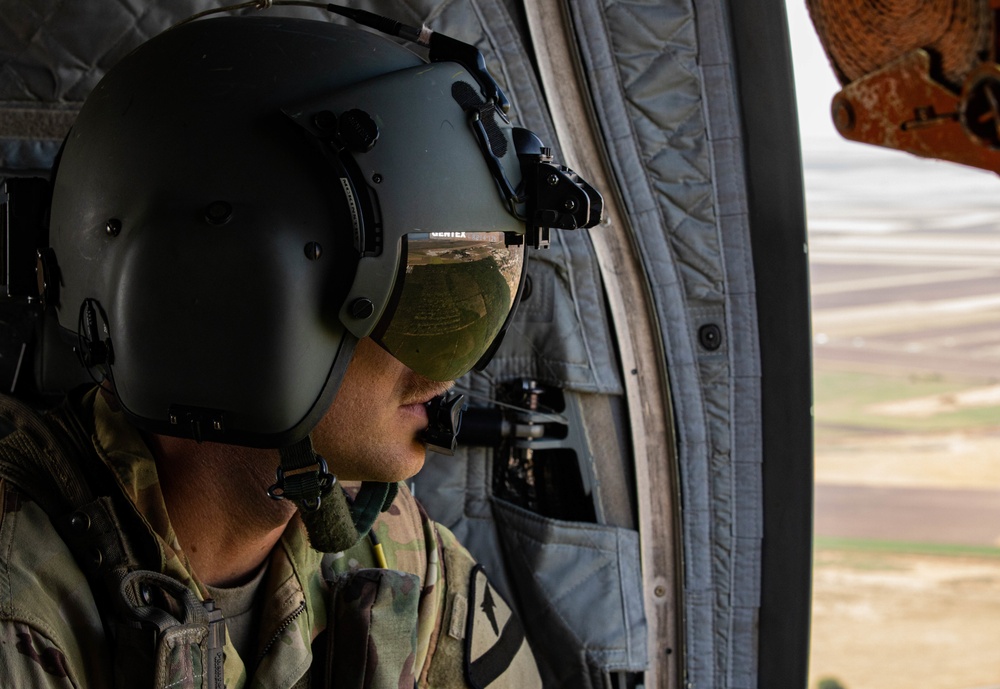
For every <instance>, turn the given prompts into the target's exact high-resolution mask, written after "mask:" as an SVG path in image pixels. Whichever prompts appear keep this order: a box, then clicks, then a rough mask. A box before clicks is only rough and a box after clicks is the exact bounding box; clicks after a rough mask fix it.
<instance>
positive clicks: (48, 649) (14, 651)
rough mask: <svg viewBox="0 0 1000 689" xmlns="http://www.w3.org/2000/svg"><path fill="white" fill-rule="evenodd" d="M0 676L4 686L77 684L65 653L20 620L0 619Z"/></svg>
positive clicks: (42, 687) (46, 687) (50, 687)
mask: <svg viewBox="0 0 1000 689" xmlns="http://www.w3.org/2000/svg"><path fill="white" fill-rule="evenodd" d="M0 677H3V680H4V686H10V687H32V688H38V689H56V688H59V689H62V688H64V687H77V686H78V685H77V683H76V682H74V681H73V680H72V679H71V678H70V676H69V667H68V664H67V662H66V656H65V655H63V653H62V651H60V650H59V648H57V647H56V646H55V645H54V644H53V643H52V641H51V640H49V639H48V638H47V637H46V636H45V635H43V634H41V633H40V632H39V631H38V630H37V629H34V628H33V627H30V626H28V625H26V624H24V623H22V622H12V621H10V620H3V621H2V622H0Z"/></svg>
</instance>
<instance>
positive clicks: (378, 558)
mask: <svg viewBox="0 0 1000 689" xmlns="http://www.w3.org/2000/svg"><path fill="white" fill-rule="evenodd" d="M368 539H369V540H370V541H371V542H372V550H373V551H375V562H376V563H377V564H378V566H379V567H381V568H382V569H389V563H388V562H387V561H386V559H385V551H384V550H382V544H381V543H379V542H378V537H376V536H375V532H373V531H369V532H368Z"/></svg>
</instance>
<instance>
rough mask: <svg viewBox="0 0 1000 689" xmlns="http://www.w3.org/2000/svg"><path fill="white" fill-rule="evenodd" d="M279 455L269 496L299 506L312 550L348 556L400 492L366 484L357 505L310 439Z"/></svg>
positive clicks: (376, 483) (393, 486)
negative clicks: (350, 498)
mask: <svg viewBox="0 0 1000 689" xmlns="http://www.w3.org/2000/svg"><path fill="white" fill-rule="evenodd" d="M279 453H280V455H281V465H280V466H279V467H278V470H277V480H276V482H275V483H274V485H272V486H271V487H270V488H269V489H268V491H267V494H268V495H270V496H271V497H272V498H274V499H275V500H291V501H292V502H294V503H295V504H296V505H297V506H298V508H299V513H300V514H301V516H302V522H303V523H304V524H305V526H306V531H307V533H308V534H309V543H310V545H312V547H313V548H315V549H316V550H318V551H320V552H322V553H339V552H341V551H344V550H347V549H348V548H350V547H351V546H353V545H354V544H355V543H357V542H358V541H360V540H361V539H362V538H364V537H365V536H366V535H368V532H369V531H371V528H372V524H374V523H375V519H376V518H377V517H378V515H379V514H380V513H381V512H384V511H386V510H387V509H389V505H391V504H392V501H393V500H394V499H395V497H396V493H397V492H398V490H399V485H398V484H396V483H383V482H379V481H364V482H363V483H362V484H361V490H360V491H358V494H357V496H355V498H354V500H349V499H348V497H347V494H346V493H345V492H344V490H343V489H342V488H341V487H339V486H337V478H336V477H335V476H334V475H333V474H331V473H330V471H329V468H328V467H327V464H326V460H324V459H323V458H322V457H321V456H319V455H318V454H316V452H315V450H313V445H312V439H311V438H310V437H309V436H306V437H305V438H303V439H302V440H300V441H299V442H297V443H295V444H294V445H289V446H288V447H282V448H280V450H279Z"/></svg>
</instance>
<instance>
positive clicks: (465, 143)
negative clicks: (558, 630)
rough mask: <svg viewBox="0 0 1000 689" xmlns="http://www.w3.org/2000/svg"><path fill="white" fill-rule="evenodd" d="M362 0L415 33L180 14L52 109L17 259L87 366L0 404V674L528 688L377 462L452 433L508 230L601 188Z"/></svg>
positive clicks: (528, 234)
mask: <svg viewBox="0 0 1000 689" xmlns="http://www.w3.org/2000/svg"><path fill="white" fill-rule="evenodd" d="M360 16H361V18H362V19H363V20H366V21H368V20H370V18H369V19H366V16H365V15H360ZM373 21H374V22H375V23H376V24H378V25H379V26H380V27H388V29H389V30H390V31H391V32H392V33H395V34H397V35H401V36H403V37H406V38H409V39H411V40H414V41H417V42H423V43H425V44H429V46H430V62H429V63H428V62H425V61H424V60H423V59H421V58H419V57H418V56H417V55H416V54H415V53H413V52H411V51H409V50H407V49H405V48H403V47H401V46H400V45H399V44H397V43H395V42H392V41H390V40H388V39H386V38H383V37H380V36H377V35H375V34H373V33H370V32H367V31H362V30H359V29H354V28H344V27H341V26H337V25H334V24H330V23H325V22H316V21H307V20H300V19H286V18H276V17H269V16H264V17H223V18H219V17H215V18H207V19H198V20H196V21H190V22H188V23H184V24H183V25H181V26H179V27H175V28H174V29H171V30H169V31H167V32H165V33H164V34H161V35H160V36H158V37H156V38H154V39H152V40H150V41H149V42H147V43H146V44H145V45H143V46H141V47H140V48H139V49H137V50H136V51H135V52H133V53H132V54H131V55H129V56H128V57H126V58H125V59H124V60H123V61H122V62H121V63H120V64H118V65H117V66H116V67H115V68H114V69H113V70H111V71H110V72H109V73H108V75H107V76H106V77H105V78H104V80H102V82H101V83H100V84H99V85H98V86H97V88H96V89H95V90H94V92H93V93H92V94H91V96H90V97H89V99H88V101H87V103H86V104H85V106H84V108H83V110H82V111H81V113H80V115H79V118H78V119H77V121H76V123H75V125H74V127H73V130H72V131H71V132H70V135H69V136H68V138H67V140H66V142H65V144H64V148H63V151H62V153H61V155H60V159H59V161H58V163H57V169H56V172H55V178H54V185H53V190H52V205H51V220H50V247H47V248H44V249H43V250H42V251H41V252H40V256H41V260H40V264H39V265H40V268H39V271H40V281H41V283H42V285H43V287H42V294H41V297H42V298H43V299H44V301H45V303H46V304H47V305H48V307H49V308H50V309H52V310H54V311H55V315H56V317H57V318H58V324H59V326H60V329H61V331H62V332H63V333H64V334H66V335H67V336H68V337H69V338H70V339H71V340H72V341H73V343H74V346H75V349H76V352H77V354H78V356H79V358H80V361H81V362H82V364H83V365H84V366H85V367H86V368H87V369H88V370H89V371H91V372H92V374H93V375H94V377H95V381H96V382H97V383H98V384H97V385H96V386H89V388H88V389H86V390H82V391H74V392H72V393H70V394H69V395H68V397H67V400H66V402H64V403H63V404H61V405H60V406H59V407H57V408H56V409H54V410H53V411H51V412H50V413H48V415H47V416H46V417H45V418H38V417H36V416H34V415H33V414H32V413H31V412H30V411H29V410H28V409H26V408H24V406H23V405H19V404H18V403H17V402H16V401H13V400H8V401H7V402H6V403H5V409H4V417H5V418H6V419H7V420H8V421H9V422H10V424H11V425H12V426H13V427H14V430H13V432H11V433H10V434H9V435H7V437H6V438H4V440H3V442H2V445H0V469H2V476H3V478H4V481H3V485H2V486H0V500H2V510H0V515H2V516H0V519H2V521H0V543H2V547H3V556H2V566H3V570H4V571H3V576H2V577H0V590H2V595H0V606H2V607H0V640H2V642H3V644H2V646H0V673H2V674H3V676H4V677H7V678H9V680H8V681H10V682H12V683H13V684H14V685H15V686H39V687H41V686H45V687H48V686H51V687H56V686H60V687H61V686H74V687H105V686H130V687H131V686H150V685H151V686H156V687H222V686H226V687H229V688H230V689H238V688H239V687H243V686H260V687H265V686H266V687H293V686H294V687H306V686H311V687H324V686H338V687H339V686H357V687H361V686H364V687H393V688H395V687H410V686H413V685H414V683H416V684H417V685H419V686H421V687H423V686H431V687H465V686H472V687H486V686H491V687H500V686H507V687H518V688H521V687H532V686H540V680H539V678H538V673H537V670H536V669H535V666H534V661H533V659H532V655H531V651H530V650H529V649H528V647H527V644H526V642H525V641H524V634H523V631H522V630H521V629H520V628H519V626H518V622H517V619H516V617H515V615H514V614H513V612H512V611H511V610H510V608H509V607H507V605H506V604H505V603H504V601H503V600H502V599H500V597H499V595H498V594H497V593H496V592H495V591H493V590H492V589H491V588H490V586H489V584H488V581H487V579H486V577H485V574H484V573H483V571H482V569H481V568H479V567H478V566H476V564H475V563H474V562H473V561H472V558H471V557H470V556H469V554H468V553H467V551H465V550H464V549H463V548H462V547H461V546H460V545H459V544H458V543H457V542H456V541H455V539H454V537H453V536H452V535H451V534H450V533H449V532H448V531H447V530H446V529H444V528H443V527H441V526H439V525H437V524H435V523H433V522H432V521H430V520H429V519H428V518H427V515H426V514H425V513H424V512H423V511H422V510H421V509H420V507H419V506H418V505H417V503H416V502H415V501H414V499H413V497H412V496H411V495H410V494H409V493H408V492H407V490H406V487H405V485H404V484H401V483H399V482H400V481H402V480H404V479H406V478H408V477H410V476H412V475H413V474H414V473H415V472H416V471H417V470H418V469H419V468H420V466H421V464H422V462H423V457H424V452H425V449H426V447H428V446H431V447H434V448H436V449H439V450H441V451H445V452H447V451H449V450H450V449H453V443H454V436H455V433H456V432H457V420H458V405H459V404H460V400H459V399H458V398H454V397H446V396H445V393H446V391H447V390H448V389H449V387H450V385H451V383H450V381H452V380H453V379H454V378H456V377H458V376H460V375H462V374H463V373H465V372H467V371H468V370H470V369H471V368H473V367H474V366H480V367H481V366H483V365H485V363H486V362H487V361H488V360H489V357H490V356H491V354H492V352H493V351H495V348H496V346H497V345H498V343H499V339H500V337H501V336H502V334H503V332H504V329H505V328H506V325H507V323H508V321H509V319H510V317H511V314H512V312H513V310H514V308H515V306H516V304H517V301H518V297H519V294H520V288H521V284H522V279H523V276H524V258H525V253H526V251H527V248H528V247H529V245H530V246H534V247H536V248H537V247H541V246H544V245H545V243H546V241H547V232H548V229H547V228H548V227H550V226H551V227H564V228H574V227H590V226H593V225H594V224H595V223H596V222H597V220H598V219H599V216H600V197H599V195H597V194H596V192H594V191H593V189H591V188H590V187H589V186H588V185H586V183H585V182H583V181H582V180H580V179H579V178H578V177H577V176H576V175H574V174H573V173H572V172H571V171H569V170H567V169H566V168H563V167H561V166H558V165H554V164H552V163H551V157H550V155H549V153H548V150H547V149H545V148H544V147H542V146H541V144H540V142H539V141H538V139H537V137H535V136H534V135H533V134H531V133H530V132H528V131H526V130H523V129H518V128H516V127H512V126H511V124H510V122H509V119H508V116H507V114H506V110H507V102H506V98H505V97H504V96H503V93H502V92H501V91H500V89H499V88H498V87H497V85H496V83H495V82H494V81H493V79H492V78H491V77H490V76H489V74H488V73H487V72H486V70H485V67H484V66H483V64H484V63H483V61H482V57H481V55H479V54H478V52H477V51H476V50H475V49H474V48H472V47H471V46H468V45H466V44H463V43H460V42H458V41H455V40H453V39H450V38H448V37H446V36H441V35H438V34H432V33H431V32H429V31H428V30H426V29H422V30H413V29H409V28H408V27H401V26H399V25H398V24H394V23H391V22H387V21H385V20H380V19H377V18H376V19H375V20H373ZM276 465H277V466H278V469H277V474H275V467H276ZM352 481H353V482H355V483H353V484H352V483H350V482H352ZM345 482H347V483H345ZM358 482H360V483H358Z"/></svg>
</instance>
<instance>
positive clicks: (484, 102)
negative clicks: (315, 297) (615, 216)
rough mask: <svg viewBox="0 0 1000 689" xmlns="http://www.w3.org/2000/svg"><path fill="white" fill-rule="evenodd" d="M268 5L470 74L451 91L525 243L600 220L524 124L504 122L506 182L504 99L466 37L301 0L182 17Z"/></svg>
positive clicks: (267, 0)
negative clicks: (314, 14)
mask: <svg viewBox="0 0 1000 689" xmlns="http://www.w3.org/2000/svg"><path fill="white" fill-rule="evenodd" d="M272 6H298V7H315V8H318V9H323V10H326V11H328V12H330V13H332V14H336V15H339V16H341V17H346V18H347V19H350V20H351V21H354V22H356V23H357V24H360V25H362V26H366V27H368V28H370V29H375V30H376V31H379V32H381V33H384V34H387V35H389V36H393V37H396V38H401V39H403V40H405V41H410V42H412V43H416V44H417V45H420V46H422V47H424V48H427V49H428V53H427V59H428V60H429V61H430V62H455V63H457V64H459V65H461V66H462V67H464V68H465V69H466V70H468V72H469V74H470V75H471V76H472V78H473V79H474V80H475V81H476V83H477V84H478V86H479V90H480V93H479V94H476V93H475V92H474V89H472V88H471V87H470V88H469V89H468V92H467V93H455V94H454V95H455V98H456V100H458V101H459V102H460V104H461V106H462V109H463V110H464V111H465V112H466V114H467V115H468V116H469V122H470V126H471V127H472V130H473V132H474V133H475V135H476V140H477V143H478V144H479V148H480V150H481V151H482V154H483V158H484V159H485V161H486V164H487V166H488V167H489V170H490V174H491V175H492V176H493V180H494V181H495V182H496V185H497V188H498V190H499V192H500V195H501V197H502V198H503V201H504V203H505V204H506V206H507V209H508V211H510V213H511V214H512V215H514V216H515V217H517V218H518V219H520V220H522V221H524V223H525V235H526V239H527V242H528V244H529V245H530V246H532V247H534V248H536V249H542V248H546V247H548V245H549V231H550V230H551V229H552V228H555V229H560V230H577V229H584V228H590V227H594V226H595V225H597V224H598V223H599V222H600V221H601V216H602V213H603V210H604V201H603V199H602V198H601V194H600V193H599V192H598V191H597V190H596V189H594V187H592V186H591V185H590V184H588V183H587V182H586V181H584V180H583V179H582V178H581V177H580V176H579V175H578V174H576V173H575V172H573V171H572V170H570V169H569V168H568V167H566V166H565V165H558V164H556V163H553V161H552V149H551V148H549V147H547V146H544V145H543V144H542V142H541V140H540V139H539V138H538V137H537V136H535V134H534V133H532V132H530V131H528V130H527V129H522V128H519V127H511V130H512V135H513V139H514V147H515V149H516V153H517V157H518V160H519V162H520V166H521V183H520V184H519V185H517V186H516V187H515V186H514V185H512V184H511V182H510V180H509V179H508V176H507V174H506V172H505V170H504V167H503V164H502V163H501V160H500V159H501V158H502V157H503V155H504V153H505V149H504V147H505V146H506V140H505V138H504V137H503V135H502V134H501V132H500V131H499V124H498V123H497V121H496V120H497V119H498V118H499V119H500V120H501V121H502V122H503V124H504V125H506V126H508V127H509V126H510V120H509V119H508V117H507V113H508V112H509V111H510V101H509V100H508V99H507V96H506V95H505V94H504V92H503V90H502V89H501V88H500V85H499V84H497V82H496V79H494V78H493V76H492V75H491V74H490V73H489V70H488V69H487V68H486V59H485V58H484V57H483V54H482V52H480V51H479V49H478V48H476V47H475V46H473V45H470V44H468V43H464V42H462V41H459V40H457V39H455V38H452V37H450V36H446V35H444V34H441V33H438V32H436V31H432V30H430V29H429V28H427V27H426V26H421V27H420V28H417V27H413V26H408V25H406V24H403V23H402V22H399V21H396V20H394V19H389V18H388V17H383V16H381V15H378V14H374V13H373V12H368V11H365V10H359V9H353V8H350V7H342V6H340V5H334V4H329V3H317V2H305V1H302V0H253V1H252V2H245V3H242V4H239V5H230V6H227V7H220V8H215V9H211V10H206V11H204V12H200V13H198V14H196V15H194V16H192V17H190V18H188V19H186V20H185V21H184V22H181V23H182V24H183V23H187V22H189V21H193V20H195V19H199V18H201V17H204V16H207V15H210V14H216V13H219V12H228V11H231V10H237V9H248V8H254V9H259V10H263V9H268V8H270V7H272Z"/></svg>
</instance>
